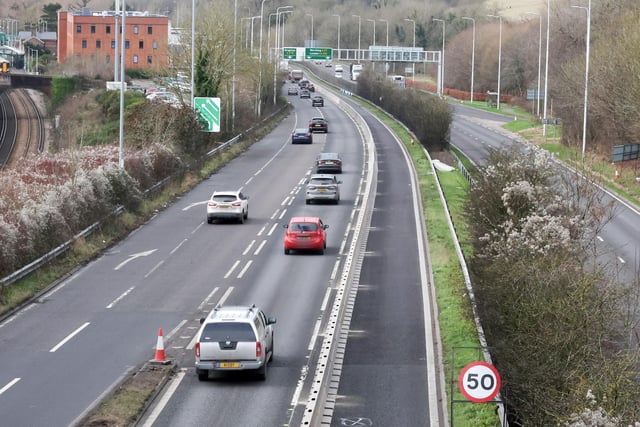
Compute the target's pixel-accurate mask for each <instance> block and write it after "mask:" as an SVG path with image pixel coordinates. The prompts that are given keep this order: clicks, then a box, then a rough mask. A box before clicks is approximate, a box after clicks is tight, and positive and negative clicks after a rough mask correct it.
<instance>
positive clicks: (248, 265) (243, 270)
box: [237, 259, 253, 279]
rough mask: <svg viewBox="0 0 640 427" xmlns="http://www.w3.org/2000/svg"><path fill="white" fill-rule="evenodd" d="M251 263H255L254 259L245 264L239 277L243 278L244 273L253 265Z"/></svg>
mask: <svg viewBox="0 0 640 427" xmlns="http://www.w3.org/2000/svg"><path fill="white" fill-rule="evenodd" d="M251 264H253V260H251V259H250V260H249V261H248V262H247V265H245V266H244V268H243V269H242V270H240V274H238V276H237V277H238V279H242V277H243V276H244V273H246V272H247V270H248V269H249V267H250V266H251Z"/></svg>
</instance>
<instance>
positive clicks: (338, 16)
mask: <svg viewBox="0 0 640 427" xmlns="http://www.w3.org/2000/svg"><path fill="white" fill-rule="evenodd" d="M331 16H336V17H337V18H338V59H340V15H331Z"/></svg>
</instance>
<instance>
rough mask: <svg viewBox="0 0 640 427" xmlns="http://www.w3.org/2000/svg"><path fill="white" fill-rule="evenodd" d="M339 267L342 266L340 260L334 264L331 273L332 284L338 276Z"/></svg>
mask: <svg viewBox="0 0 640 427" xmlns="http://www.w3.org/2000/svg"><path fill="white" fill-rule="evenodd" d="M341 249H342V248H341ZM340 253H342V250H341V251H340ZM339 266H340V258H338V259H336V262H335V264H333V270H332V271H331V276H330V277H329V278H330V279H331V282H333V281H334V280H335V279H336V275H337V274H338V267H339Z"/></svg>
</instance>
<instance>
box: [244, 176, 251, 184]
mask: <svg viewBox="0 0 640 427" xmlns="http://www.w3.org/2000/svg"><path fill="white" fill-rule="evenodd" d="M251 181H253V177H251V178H249V179H248V180H246V181H245V182H244V185H247V184H249V183H250V182H251Z"/></svg>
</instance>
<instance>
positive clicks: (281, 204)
mask: <svg viewBox="0 0 640 427" xmlns="http://www.w3.org/2000/svg"><path fill="white" fill-rule="evenodd" d="M288 201H289V196H287V197H285V198H284V200H283V201H282V203H280V206H284V205H286V204H287V202H288Z"/></svg>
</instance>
